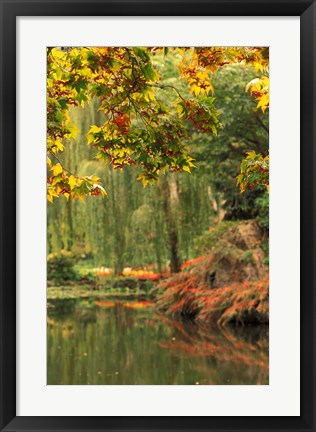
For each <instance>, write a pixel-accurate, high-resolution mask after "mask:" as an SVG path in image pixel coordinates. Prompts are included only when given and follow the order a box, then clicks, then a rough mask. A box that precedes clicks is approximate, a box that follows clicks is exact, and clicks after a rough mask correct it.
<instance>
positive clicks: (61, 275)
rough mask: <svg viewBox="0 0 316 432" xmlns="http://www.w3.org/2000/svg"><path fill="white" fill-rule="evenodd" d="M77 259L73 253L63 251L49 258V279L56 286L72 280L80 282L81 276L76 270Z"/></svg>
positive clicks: (52, 254) (50, 255)
mask: <svg viewBox="0 0 316 432" xmlns="http://www.w3.org/2000/svg"><path fill="white" fill-rule="evenodd" d="M75 262H76V257H75V256H74V254H73V253H71V252H69V251H65V250H61V251H60V252H59V253H51V254H49V255H48V257H47V278H48V280H49V281H52V282H53V283H54V284H56V285H61V284H62V283H63V282H66V281H70V280H78V279H79V275H78V273H77V272H76V271H75V269H74V265H75Z"/></svg>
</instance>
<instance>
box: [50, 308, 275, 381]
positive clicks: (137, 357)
mask: <svg viewBox="0 0 316 432" xmlns="http://www.w3.org/2000/svg"><path fill="white" fill-rule="evenodd" d="M101 303H102V302H99V303H98V302H95V303H94V304H93V305H91V304H90V305H89V304H80V303H76V302H75V301H72V302H69V303H68V304H67V305H66V303H65V300H63V304H62V309H61V310H60V308H59V305H58V304H56V303H52V304H50V307H49V313H48V347H47V353H48V384H103V385H105V384H268V377H269V371H268V334H267V328H246V329H245V328H244V329H240V328H239V329H235V330H233V331H232V330H229V331H228V330H225V331H223V330H220V329H218V328H210V327H209V326H197V325H195V324H193V323H190V322H186V323H181V322H176V321H172V320H169V319H166V318H165V317H163V316H160V315H157V314H156V313H155V311H154V308H153V305H152V304H151V303H149V302H148V303H147V304H146V303H144V304H142V303H141V302H134V303H128V304H124V303H120V302H115V303H114V302H108V304H106V303H107V302H104V304H101Z"/></svg>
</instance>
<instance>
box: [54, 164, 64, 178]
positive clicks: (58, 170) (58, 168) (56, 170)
mask: <svg viewBox="0 0 316 432" xmlns="http://www.w3.org/2000/svg"><path fill="white" fill-rule="evenodd" d="M52 170H53V173H54V175H55V176H57V175H58V174H61V173H62V172H63V168H62V166H61V165H60V164H56V165H54V166H53V168H52Z"/></svg>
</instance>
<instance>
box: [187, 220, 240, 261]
mask: <svg viewBox="0 0 316 432" xmlns="http://www.w3.org/2000/svg"><path fill="white" fill-rule="evenodd" d="M236 225H237V222H235V221H225V222H221V223H220V224H219V225H217V226H215V227H214V228H212V229H211V230H210V231H207V232H205V233H204V234H203V235H202V236H200V237H198V238H197V239H196V243H195V244H196V250H197V252H198V253H199V254H201V255H202V254H205V253H211V252H213V251H215V250H218V249H221V248H222V247H223V242H225V243H226V242H227V240H226V239H227V233H228V231H229V230H230V229H231V228H233V227H234V226H236ZM226 246H227V245H226Z"/></svg>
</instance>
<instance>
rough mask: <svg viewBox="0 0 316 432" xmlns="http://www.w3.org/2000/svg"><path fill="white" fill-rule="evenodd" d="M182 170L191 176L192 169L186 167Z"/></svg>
mask: <svg viewBox="0 0 316 432" xmlns="http://www.w3.org/2000/svg"><path fill="white" fill-rule="evenodd" d="M182 169H183V171H186V172H188V173H190V174H191V170H190V167H188V166H187V165H184V166H183V167H182Z"/></svg>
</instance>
